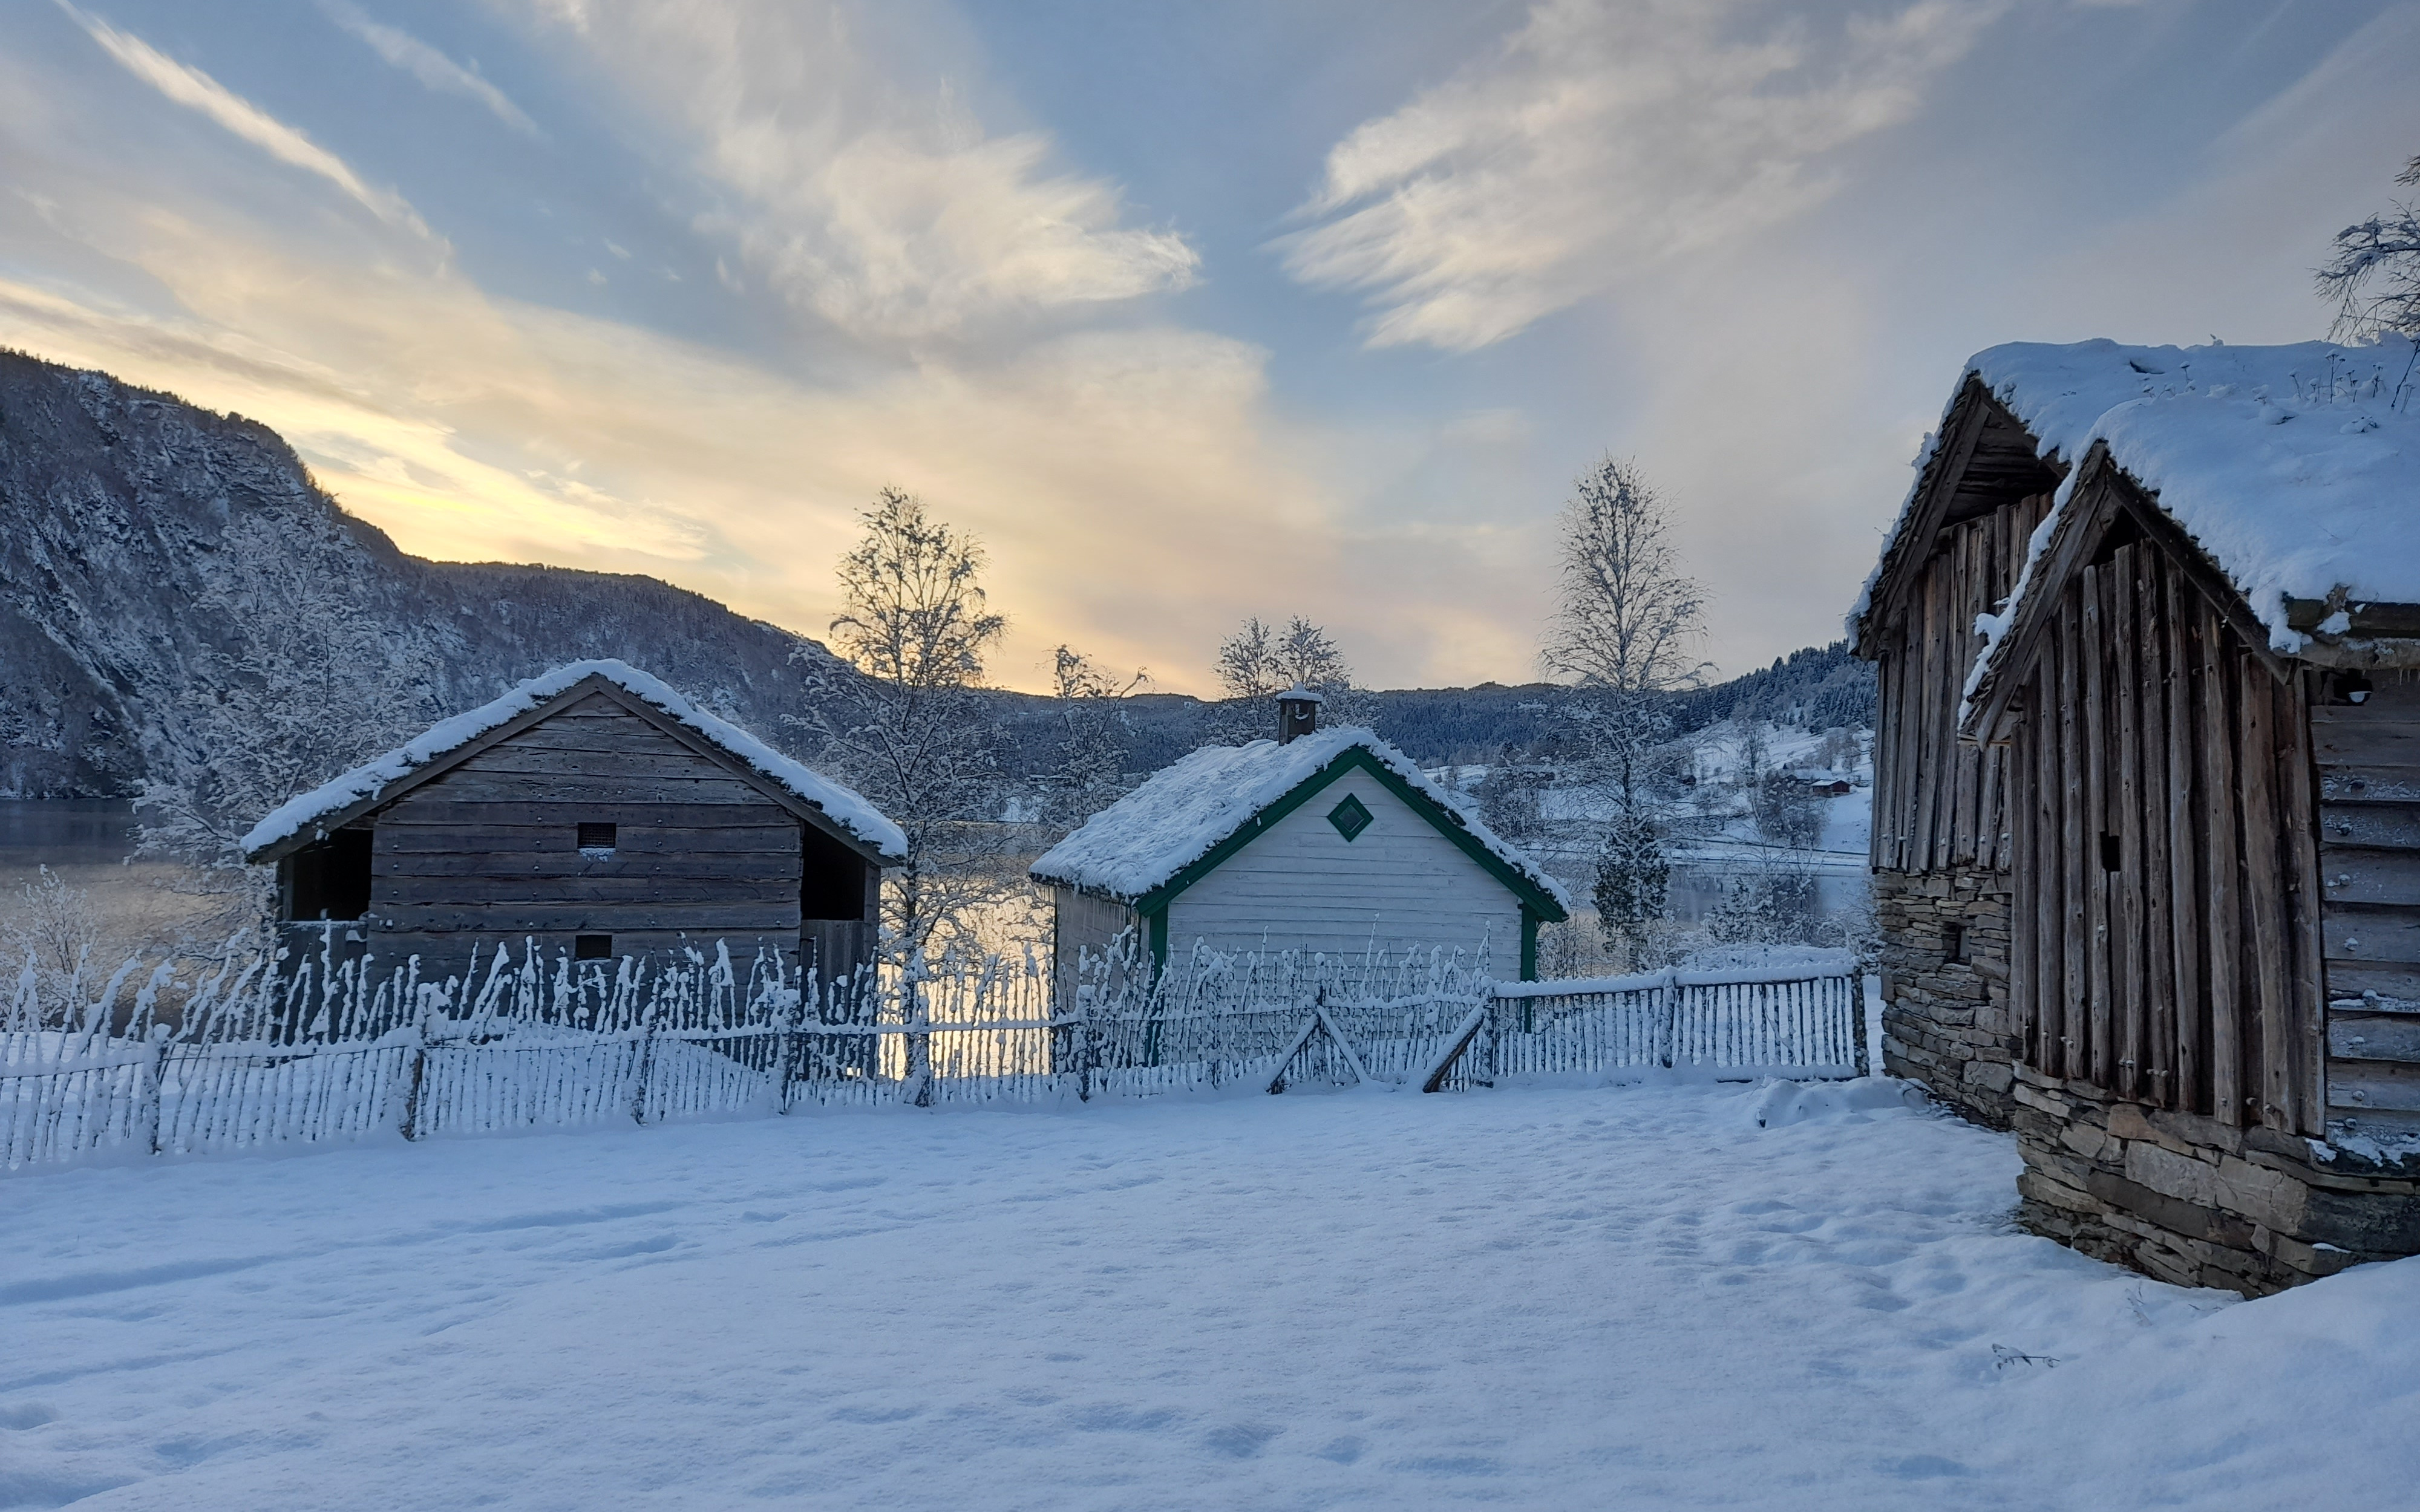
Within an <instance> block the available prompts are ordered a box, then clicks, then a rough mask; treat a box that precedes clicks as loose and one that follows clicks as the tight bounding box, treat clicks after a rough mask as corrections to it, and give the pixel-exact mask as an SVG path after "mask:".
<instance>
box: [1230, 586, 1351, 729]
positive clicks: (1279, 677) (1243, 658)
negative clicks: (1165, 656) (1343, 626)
mask: <svg viewBox="0 0 2420 1512" xmlns="http://www.w3.org/2000/svg"><path fill="white" fill-rule="evenodd" d="M1211 670H1212V671H1214V672H1216V673H1217V674H1218V686H1219V688H1220V690H1221V691H1222V692H1223V693H1224V694H1225V696H1226V698H1225V702H1224V703H1223V704H1222V705H1221V706H1220V707H1219V709H1218V711H1217V712H1216V713H1215V714H1214V715H1213V716H1212V717H1211V719H1210V725H1209V733H1210V738H1211V739H1212V740H1214V741H1242V740H1259V739H1262V738H1264V737H1265V736H1267V735H1268V734H1269V733H1271V732H1272V730H1273V729H1274V728H1275V719H1276V714H1275V711H1274V710H1273V709H1272V708H1271V707H1270V706H1269V702H1268V701H1269V700H1270V699H1271V698H1273V697H1275V696H1276V695H1277V694H1280V693H1282V692H1284V691H1285V690H1286V689H1287V688H1289V687H1294V686H1295V684H1296V683H1299V684H1301V685H1302V686H1303V687H1307V688H1310V689H1311V691H1312V692H1314V693H1317V694H1319V695H1320V696H1321V698H1322V699H1323V700H1324V701H1325V707H1324V708H1323V709H1322V710H1321V722H1322V723H1324V724H1331V725H1333V724H1363V723H1367V722H1368V721H1369V718H1370V717H1371V714H1372V712H1373V705H1372V703H1371V702H1370V700H1369V699H1368V697H1367V696H1366V695H1364V694H1362V693H1361V691H1360V690H1359V689H1357V688H1356V687H1354V686H1353V665H1352V663H1351V662H1349V661H1347V660H1345V658H1344V653H1343V652H1342V650H1341V649H1340V648H1339V647H1338V646H1337V644H1336V641H1335V640H1334V639H1333V638H1332V637H1330V636H1329V635H1328V633H1327V630H1326V627H1325V626H1323V625H1315V624H1313V623H1312V622H1311V621H1310V620H1307V619H1305V618H1303V617H1302V616H1301V615H1299V614H1296V615H1295V616H1293V617H1292V618H1291V619H1289V620H1288V621H1287V622H1286V624H1285V627H1284V628H1282V629H1280V628H1279V627H1277V626H1276V625H1268V624H1265V623H1264V622H1263V621H1262V620H1261V618H1260V616H1258V615H1254V616H1252V617H1251V618H1249V619H1247V620H1246V621H1245V622H1244V623H1243V625H1242V626H1241V627H1240V628H1239V629H1237V630H1236V631H1235V633H1234V634H1233V635H1231V636H1229V637H1228V638H1227V639H1226V640H1221V641H1220V642H1218V656H1216V657H1215V658H1213V660H1212V662H1211Z"/></svg>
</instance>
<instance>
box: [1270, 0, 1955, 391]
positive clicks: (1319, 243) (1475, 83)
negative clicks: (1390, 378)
mask: <svg viewBox="0 0 2420 1512" xmlns="http://www.w3.org/2000/svg"><path fill="white" fill-rule="evenodd" d="M2002 8H2003V6H2002V3H2001V0H1916V3H1915V4H1908V5H1904V6H1902V7H1901V8H1898V9H1896V10H1894V11H1891V12H1888V13H1885V14H1880V15H1854V16H1851V17H1849V18H1848V19H1847V20H1846V21H1844V22H1842V23H1838V24H1837V25H1834V26H1828V27H1827V26H1824V25H1822V24H1819V23H1810V22H1807V21H1804V20H1800V19H1796V18H1783V19H1777V20H1776V19H1774V18H1772V16H1771V15H1770V12H1769V8H1766V7H1763V6H1760V5H1756V4H1752V3H1749V0H1633V3H1628V4H1617V3H1613V0H1545V3H1543V4H1540V5H1538V6H1537V7H1536V8H1534V9H1532V10H1531V11H1530V13H1529V14H1528V18H1527V19H1526V21H1525V22H1524V23H1523V24H1522V25H1521V26H1520V27H1519V28H1518V29H1517V30H1515V31H1514V32H1513V33H1512V36H1510V37H1509V38H1508V39H1506V40H1505V41H1504V42H1503V44H1502V45H1501V47H1500V48H1499V49H1498V50H1497V52H1496V53H1495V54H1494V55H1492V56H1490V57H1488V58H1486V59H1484V60H1482V61H1480V62H1476V63H1474V64H1472V65H1470V66H1468V67H1466V69H1463V70H1462V71H1461V72H1460V73H1458V74H1456V75H1455V76H1454V77H1452V78H1450V79H1449V80H1448V81H1446V82H1445V83H1444V84H1441V85H1436V86H1435V87H1434V88H1432V89H1429V90H1427V91H1426V92H1424V93H1422V94H1421V95H1419V97H1418V98H1416V99H1414V100H1412V101H1411V102H1410V103H1408V104H1406V105H1404V107H1403V108H1402V109H1400V110H1397V111H1395V112H1394V113H1393V114H1391V115H1388V116H1382V117H1379V118H1377V119H1374V120H1371V121H1367V122H1364V123H1363V124H1362V125H1361V126H1359V127H1358V128H1357V129H1355V130H1354V131H1352V132H1351V134H1349V135H1348V136H1346V137H1345V139H1344V140H1343V141H1342V142H1340V143H1338V144H1337V145H1336V147H1334V148H1333V149H1331V150H1330V152H1329V153H1328V156H1327V163H1326V178H1325V181H1324V183H1323V184H1322V185H1321V187H1320V189H1319V191H1318V193H1316V194H1314V195H1313V196H1312V197H1311V200H1310V201H1309V202H1308V203H1307V204H1306V205H1304V206H1303V207H1302V209H1301V211H1300V212H1299V213H1300V214H1301V215H1303V216H1304V217H1305V218H1306V219H1309V220H1311V221H1314V222H1316V223H1317V224H1313V225H1311V226H1310V227H1309V228H1308V229H1306V230H1303V231H1300V232H1296V233H1295V234H1292V235H1290V236H1288V237H1285V238H1283V239H1280V242H1279V243H1278V245H1279V247H1280V250H1281V251H1282V253H1283V255H1284V259H1285V266H1286V269H1287V270H1288V271H1289V272H1290V273H1291V274H1293V276H1294V277H1295V278H1296V279H1297V280H1299V281H1301V282H1303V283H1305V284H1309V285H1317V286H1323V287H1331V288H1345V289H1354V290H1358V291H1361V292H1363V293H1364V294H1366V295H1367V296H1368V298H1369V301H1370V302H1371V304H1372V305H1373V307H1374V308H1375V309H1376V311H1377V313H1376V314H1375V315H1374V316H1373V318H1372V320H1371V323H1370V326H1369V330H1368V339H1369V342H1370V344H1371V345H1373V346H1378V347H1389V346H1404V345H1410V344H1415V343H1424V344H1426V345H1429V346H1433V347H1442V348H1445V349H1447V350H1450V351H1468V350H1473V349H1475V348H1478V347H1485V346H1488V345H1489V344H1491V343H1494V342H1497V341H1501V340H1503V339H1504V338H1505V337H1507V336H1510V335H1512V334H1513V333H1514V332H1519V331H1521V330H1522V329H1523V328H1525V327H1527V326H1528V325H1529V324H1530V323H1531V322H1533V321H1535V320H1537V319H1538V318H1539V317H1541V316H1544V315H1547V314H1549V313H1551V312H1553V311H1555V310H1558V309H1561V308H1563V307H1564V306H1567V305H1569V304H1571V303H1573V302H1575V301H1578V300H1580V299H1583V298H1586V297H1587V296H1589V295H1590V294H1594V293H1597V292H1600V291H1602V290H1604V289H1606V288H1608V287H1610V286H1612V285H1615V284H1616V283H1618V282H1619V281H1620V280H1621V279H1622V278H1623V277H1624V276H1626V275H1628V274H1631V273H1634V272H1637V271H1638V270H1643V269H1646V268H1649V267H1652V266H1654V265H1656V264H1659V263H1664V262H1668V261H1669V260H1671V259H1674V258H1678V257H1683V256H1685V255H1689V254H1690V253H1692V252H1695V251H1698V250H1700V249H1705V248H1710V247H1714V246H1718V245H1722V244H1725V243H1732V242H1737V241H1739V240H1740V239H1745V238H1747V237H1751V236H1753V235H1755V234H1757V233H1758V232H1760V231H1762V230H1763V229H1765V228H1767V227H1769V226H1771V225H1773V224H1776V223H1777V222H1779V221H1782V220H1784V219H1786V218H1788V217H1790V216H1792V215H1793V214H1796V213H1798V212H1799V211H1801V210H1803V209H1805V208H1807V207H1808V206H1810V205H1813V204H1815V203H1816V202H1818V201H1820V200H1821V199H1823V197H1824V196H1825V195H1827V194H1828V193H1831V191H1832V189H1833V187H1834V185H1835V179H1834V177H1832V176H1831V175H1830V174H1829V173H1827V172H1826V170H1825V167H1824V163H1823V160H1824V156H1825V154H1827V153H1829V152H1831V151H1833V150H1834V149H1835V148H1838V147H1841V146H1842V145H1844V144H1846V143H1848V142H1851V141H1854V140H1855V139H1856V138H1859V137H1862V136H1866V135H1869V134H1870V133H1872V132H1875V131H1881V130H1883V129H1885V128H1886V127H1889V126H1893V125H1896V124H1898V123H1900V122H1901V121H1904V120H1906V119H1908V118H1909V117H1910V116H1913V115H1914V114H1915V113H1916V110H1917V108H1918V107H1919V105H1920V103H1921V101H1922V98H1923V93H1924V90H1925V87H1926V85H1928V84H1930V83H1931V81H1932V79H1933V78H1934V77H1935V76H1936V75H1937V74H1938V73H1939V72H1940V71H1941V70H1942V69H1945V68H1946V67H1947V66H1948V65H1949V64H1950V63H1952V62H1955V61H1956V60H1957V59H1958V58H1960V57H1961V56H1962V55H1963V54H1965V53H1966V52H1967V51H1968V49H1969V48H1971V47H1972V46H1973V45H1974V42H1975V39H1976V38H1977V37H1978V35H1979V34H1980V32H1981V30H1982V29H1983V27H1984V26H1985V25H1986V24H1987V23H1989V22H1990V21H1991V20H1992V19H1993V17H1994V16H1996V15H1997V14H1998V13H1999V11H2000V10H2001V9H2002Z"/></svg>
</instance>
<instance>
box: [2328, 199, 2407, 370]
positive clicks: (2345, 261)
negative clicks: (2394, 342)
mask: <svg viewBox="0 0 2420 1512" xmlns="http://www.w3.org/2000/svg"><path fill="white" fill-rule="evenodd" d="M2395 181H2396V182H2397V183H2398V184H2403V185H2406V186H2420V158H2413V159H2412V162H2410V164H2408V165H2407V166H2406V167H2405V168H2404V170H2403V172H2401V173H2400V174H2398V175H2397V176H2396V179H2395ZM2317 277H2318V280H2319V294H2320V295H2321V297H2323V298H2326V299H2330V300H2334V301H2335V304H2336V318H2335V328H2334V331H2333V332H2332V333H2333V334H2334V335H2335V336H2336V337H2338V338H2339V339H2343V340H2359V339H2361V338H2362V337H2365V336H2375V335H2380V334H2382V333H2385V332H2401V333H2403V334H2404V335H2407V336H2420V208H2415V206H2414V205H2412V203H2411V202H2409V201H2398V202H2396V203H2394V204H2392V205H2390V206H2389V208H2387V210H2386V212H2385V213H2384V214H2382V215H2373V216H2371V217H2370V218H2369V219H2368V220H2366V221H2357V222H2355V223H2354V224H2351V225H2349V226H2346V227H2345V228H2344V229H2343V230H2341V231H2339V232H2337V233H2336V240H2335V255H2333V256H2331V257H2330V258H2329V259H2328V260H2327V261H2326V262H2325V263H2324V264H2322V265H2321V266H2320V267H2319V270H2318V273H2317Z"/></svg>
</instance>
